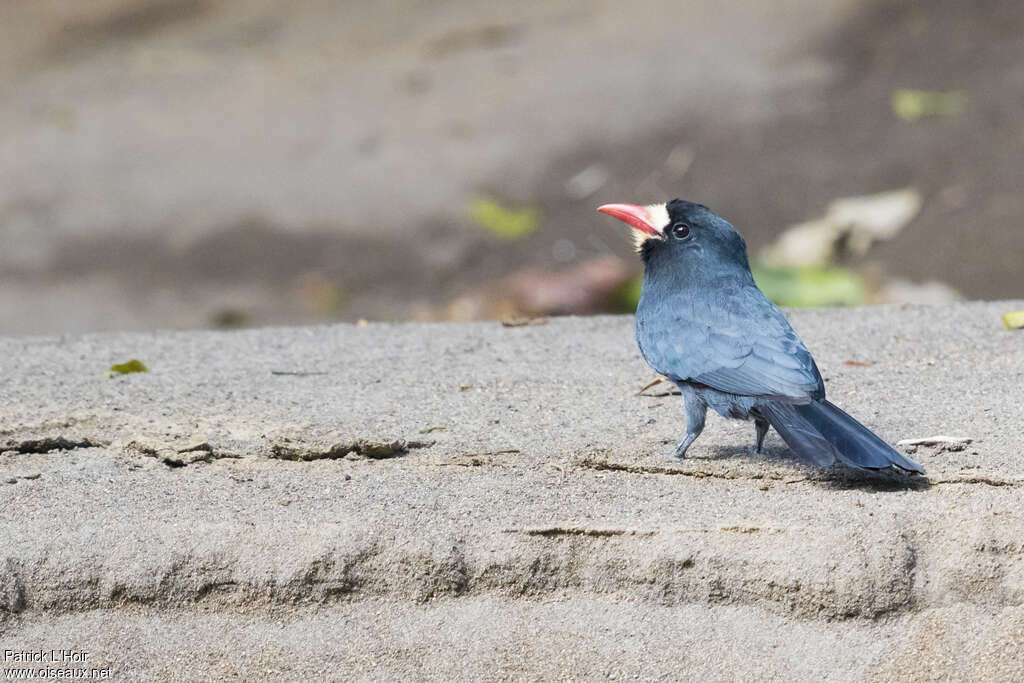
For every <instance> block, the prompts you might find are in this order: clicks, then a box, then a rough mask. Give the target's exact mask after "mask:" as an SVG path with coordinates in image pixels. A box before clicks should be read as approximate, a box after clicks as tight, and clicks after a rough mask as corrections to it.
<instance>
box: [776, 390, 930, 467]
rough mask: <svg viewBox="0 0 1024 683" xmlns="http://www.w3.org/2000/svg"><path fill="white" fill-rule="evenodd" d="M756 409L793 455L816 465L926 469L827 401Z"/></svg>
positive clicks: (777, 403)
mask: <svg viewBox="0 0 1024 683" xmlns="http://www.w3.org/2000/svg"><path fill="white" fill-rule="evenodd" d="M757 408H758V410H759V411H760V412H761V413H762V414H763V415H764V417H765V419H766V420H768V422H770V423H771V425H772V427H775V431H777V432H778V433H779V435H780V436H781V437H782V438H783V440H784V441H785V442H786V444H787V445H788V446H789V447H790V448H791V449H792V450H793V452H795V453H796V454H797V455H799V456H800V457H802V458H805V459H807V460H810V461H811V462H813V463H815V464H816V465H819V466H822V467H824V466H828V465H831V464H832V463H834V462H835V461H836V459H838V460H839V461H840V462H842V463H844V464H846V465H849V466H850V467H856V468H858V469H868V470H880V469H885V468H887V467H889V466H891V465H895V466H896V467H899V468H900V469H904V470H907V471H908V472H917V473H918V474H924V468H923V467H921V466H920V465H918V464H917V463H916V462H914V461H913V460H910V459H909V458H907V457H905V456H904V455H903V454H902V453H900V452H898V451H897V450H896V449H895V448H893V447H892V446H890V445H889V444H887V443H886V442H885V441H882V439H880V438H879V437H878V436H877V435H875V433H874V432H872V431H871V430H870V429H868V428H867V427H865V426H864V425H862V424H861V423H860V422H857V421H856V420H854V419H853V418H852V417H850V416H849V415H847V414H846V413H844V412H843V411H842V410H840V409H839V408H837V407H836V406H834V405H832V404H831V403H829V402H828V401H811V402H810V403H806V404H803V405H796V404H793V403H781V402H776V401H772V402H768V401H766V402H764V403H761V404H759V405H758V406H757Z"/></svg>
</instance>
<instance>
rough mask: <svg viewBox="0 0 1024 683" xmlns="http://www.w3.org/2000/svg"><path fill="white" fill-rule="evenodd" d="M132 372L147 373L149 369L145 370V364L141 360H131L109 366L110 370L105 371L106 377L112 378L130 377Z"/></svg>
mask: <svg viewBox="0 0 1024 683" xmlns="http://www.w3.org/2000/svg"><path fill="white" fill-rule="evenodd" d="M133 372H149V368H147V367H146V365H145V363H143V362H142V361H141V360H138V359H137V358H132V359H131V360H130V361H128V362H127V363H117V364H116V365H111V366H110V369H109V370H107V377H113V376H114V375H130V374H131V373H133Z"/></svg>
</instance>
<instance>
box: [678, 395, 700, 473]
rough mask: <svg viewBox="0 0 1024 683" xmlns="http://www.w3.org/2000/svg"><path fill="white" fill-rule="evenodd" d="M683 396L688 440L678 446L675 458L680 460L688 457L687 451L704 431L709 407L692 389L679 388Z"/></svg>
mask: <svg viewBox="0 0 1024 683" xmlns="http://www.w3.org/2000/svg"><path fill="white" fill-rule="evenodd" d="M679 389H680V391H682V394H683V407H684V409H685V410H686V438H685V439H683V440H682V441H680V442H679V445H677V446H676V452H675V457H677V458H679V459H680V460H681V459H683V458H685V457H686V449H687V448H689V447H690V444H692V443H693V442H694V441H696V440H697V437H698V436H700V433H701V432H702V431H704V418H705V417H707V414H708V405H707V404H706V403H704V401H702V400H701V399H700V398H699V397H698V396H697V394H696V392H695V391H694V390H693V388H692V387H689V386H686V385H685V384H684V385H680V386H679Z"/></svg>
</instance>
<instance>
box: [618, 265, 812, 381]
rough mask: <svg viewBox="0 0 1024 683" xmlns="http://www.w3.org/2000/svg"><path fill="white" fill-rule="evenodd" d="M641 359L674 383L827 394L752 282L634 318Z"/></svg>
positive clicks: (671, 301)
mask: <svg viewBox="0 0 1024 683" xmlns="http://www.w3.org/2000/svg"><path fill="white" fill-rule="evenodd" d="M637 339H638V341H639V342H640V348H641V351H642V353H643V355H644V358H645V359H646V360H647V362H648V363H650V364H651V366H652V367H654V368H655V369H656V370H658V371H659V372H661V373H662V374H663V375H666V376H668V377H670V378H671V379H674V380H686V381H692V382H699V383H700V384H704V385H706V386H709V387H711V388H713V389H718V390H719V391H724V392H728V393H730V394H740V395H743V396H766V397H768V396H771V397H780V398H789V399H792V400H797V401H800V400H807V399H809V398H813V399H818V398H823V397H824V395H825V387H824V384H823V383H822V380H821V374H820V373H819V372H818V368H817V366H816V365H815V364H814V359H813V358H812V357H811V354H810V352H809V351H808V350H807V347H805V346H804V344H803V342H802V341H800V337H798V336H797V334H796V332H794V331H793V328H792V327H790V325H789V322H788V321H787V320H786V317H785V316H784V315H783V314H782V311H780V310H779V309H778V307H777V306H775V304H773V303H771V302H770V301H768V299H766V298H765V296H764V294H762V293H761V290H759V289H757V287H756V286H755V285H754V284H753V282H751V283H750V284H745V285H732V284H730V285H726V286H724V287H722V288H720V289H718V290H716V291H715V292H714V296H713V297H711V298H707V297H687V296H685V295H683V293H680V294H679V295H676V296H672V297H669V298H668V299H667V300H665V301H663V302H661V305H660V306H658V307H657V310H652V311H649V314H648V315H646V316H644V317H642V318H640V317H638V319H637Z"/></svg>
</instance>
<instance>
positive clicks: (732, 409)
mask: <svg viewBox="0 0 1024 683" xmlns="http://www.w3.org/2000/svg"><path fill="white" fill-rule="evenodd" d="M598 211H601V212H602V213H606V214H608V215H610V216H613V217H615V218H618V219H619V220H621V221H624V222H626V223H628V224H629V225H631V226H632V227H633V228H635V230H636V232H635V233H634V237H635V238H636V245H637V251H638V252H639V253H640V257H641V258H642V259H643V262H644V283H643V290H642V293H641V295H640V302H639V304H638V305H637V309H636V340H637V343H638V344H639V345H640V353H641V354H642V355H643V357H644V360H646V361H647V364H648V365H650V366H651V367H652V368H654V369H655V370H656V371H657V372H659V373H660V374H662V375H664V376H665V377H667V378H668V379H669V380H671V381H672V382H673V383H674V384H675V385H676V386H678V387H679V390H680V391H681V392H682V395H683V403H684V407H685V410H686V438H684V439H683V440H682V441H681V442H680V443H679V445H678V446H677V447H676V451H675V455H676V457H678V458H682V457H684V456H685V455H686V449H687V448H689V447H690V444H692V443H693V442H694V440H695V439H696V438H697V437H698V436H700V433H701V431H702V430H703V429H704V418H705V416H706V415H707V409H708V407H709V406H710V407H711V408H712V409H713V410H714V411H715V412H717V413H718V414H719V415H721V416H723V417H726V418H732V419H740V420H753V421H754V427H755V428H756V430H757V442H756V446H755V448H756V450H757V452H758V453H760V452H761V446H762V444H763V443H764V437H765V435H766V434H767V433H768V428H769V426H771V427H774V428H775V430H776V431H777V432H778V433H779V435H780V436H781V437H782V438H783V440H784V441H785V442H786V444H787V445H788V446H789V447H790V449H792V450H793V452H795V453H796V454H797V455H798V456H800V457H802V458H804V459H806V460H809V461H810V462H813V463H814V464H816V465H819V466H822V467H826V466H829V465H832V464H834V463H835V462H836V461H839V462H841V463H843V464H845V465H848V466H850V467H854V468H858V469H867V470H881V469H886V468H889V467H892V466H895V467H898V468H900V469H903V470H906V471H908V472H916V473H919V474H924V468H922V467H921V466H920V465H918V464H917V463H915V462H913V461H912V460H910V459H908V458H906V457H905V456H904V455H903V454H901V453H899V452H898V451H896V449H894V448H893V447H892V446H890V445H889V444H887V443H886V442H885V441H883V440H882V439H881V438H879V437H878V436H877V435H875V434H874V433H873V432H872V431H871V430H869V429H868V428H867V427H865V426H864V425H862V424H861V423H859V422H857V421H856V420H854V419H853V418H852V417H850V416H849V415H847V414H846V413H845V412H843V411H842V410H840V409H839V408H837V407H836V406H835V405H833V404H832V403H830V402H829V401H827V400H825V385H824V383H823V382H822V379H821V373H819V372H818V366H817V365H815V363H814V359H813V358H812V357H811V354H810V352H809V351H808V350H807V347H805V346H804V343H803V342H802V341H801V340H800V337H798V336H797V334H796V332H794V331H793V328H792V327H790V325H789V321H787V320H786V317H785V316H784V315H783V314H782V311H780V310H779V308H778V307H777V306H776V305H775V304H773V303H772V302H770V301H769V300H768V299H767V298H766V297H765V295H764V294H763V293H762V292H761V290H760V289H758V287H757V285H756V284H755V283H754V277H753V275H751V273H750V264H749V263H748V261H747V245H746V243H745V242H744V241H743V238H742V237H740V234H739V233H738V232H737V231H736V229H735V228H734V227H733V226H732V225H731V224H730V223H729V222H728V221H726V220H725V219H724V218H721V217H720V216H718V215H716V214H715V213H713V212H712V211H711V210H710V209H708V208H707V207H706V206H703V205H701V204H694V203H691V202H686V201H682V200H680V199H674V200H672V201H671V202H668V203H667V204H654V205H651V206H636V205H633V204H605V205H604V206H601V207H599V208H598Z"/></svg>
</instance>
